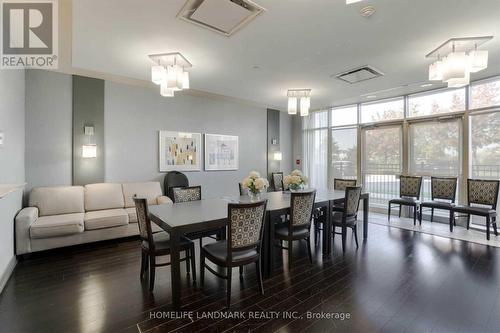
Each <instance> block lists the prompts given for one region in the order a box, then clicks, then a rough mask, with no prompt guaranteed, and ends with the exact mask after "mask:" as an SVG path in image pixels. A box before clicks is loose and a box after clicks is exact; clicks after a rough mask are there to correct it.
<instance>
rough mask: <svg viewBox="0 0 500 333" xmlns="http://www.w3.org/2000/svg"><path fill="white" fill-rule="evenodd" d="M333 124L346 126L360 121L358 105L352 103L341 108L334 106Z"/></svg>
mask: <svg viewBox="0 0 500 333" xmlns="http://www.w3.org/2000/svg"><path fill="white" fill-rule="evenodd" d="M331 119H332V121H331V125H332V126H345V125H355V124H357V123H358V106H357V105H351V106H346V107H341V108H333V109H332V111H331Z"/></svg>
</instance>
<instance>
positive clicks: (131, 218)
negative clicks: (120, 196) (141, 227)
mask: <svg viewBox="0 0 500 333" xmlns="http://www.w3.org/2000/svg"><path fill="white" fill-rule="evenodd" d="M125 210H126V211H127V214H128V223H137V212H136V210H135V207H131V208H125Z"/></svg>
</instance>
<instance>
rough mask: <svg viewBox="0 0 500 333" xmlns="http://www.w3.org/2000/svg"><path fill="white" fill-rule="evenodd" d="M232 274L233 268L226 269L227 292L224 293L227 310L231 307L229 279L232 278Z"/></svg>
mask: <svg viewBox="0 0 500 333" xmlns="http://www.w3.org/2000/svg"><path fill="white" fill-rule="evenodd" d="M232 272H233V268H232V267H228V268H227V273H226V274H227V292H226V305H227V308H228V309H229V307H231V278H232V275H233V274H232Z"/></svg>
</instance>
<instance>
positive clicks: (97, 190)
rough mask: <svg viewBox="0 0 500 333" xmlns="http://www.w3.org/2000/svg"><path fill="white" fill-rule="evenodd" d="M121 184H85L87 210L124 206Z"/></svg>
mask: <svg viewBox="0 0 500 333" xmlns="http://www.w3.org/2000/svg"><path fill="white" fill-rule="evenodd" d="M123 206H124V201H123V191H122V185H121V184H113V183H101V184H89V185H85V210H86V211H93V210H104V209H114V208H123Z"/></svg>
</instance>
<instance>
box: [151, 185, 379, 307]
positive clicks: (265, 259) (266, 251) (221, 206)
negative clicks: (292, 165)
mask: <svg viewBox="0 0 500 333" xmlns="http://www.w3.org/2000/svg"><path fill="white" fill-rule="evenodd" d="M344 196H345V192H344V191H327V190H325V191H320V190H319V191H317V192H316V200H315V207H316V208H323V209H325V211H326V212H330V213H329V214H327V215H326V223H325V226H324V228H325V230H324V232H323V242H322V243H323V248H322V251H323V254H324V255H328V254H330V253H331V250H332V249H331V241H330V239H329V236H330V234H331V232H332V224H331V212H332V208H333V205H335V203H337V202H339V201H341V200H343V198H344ZM290 197H291V194H290V193H289V192H268V193H263V194H262V196H261V198H262V199H267V213H266V223H265V226H264V228H265V230H264V239H263V242H262V274H263V276H264V278H269V277H271V276H272V273H273V270H274V267H275V266H274V258H275V256H274V224H275V221H279V220H280V216H282V215H285V214H287V213H288V211H289V209H290ZM361 199H362V200H363V238H364V239H366V238H367V237H368V206H369V194H368V193H362V195H361ZM230 202H250V198H249V197H248V196H228V197H223V198H218V199H203V200H198V201H191V202H184V203H176V204H172V205H156V206H150V207H149V213H150V218H151V220H152V221H153V222H154V223H156V224H157V225H158V226H159V227H160V228H161V229H163V230H165V231H166V232H168V233H169V234H170V262H171V270H170V274H171V284H172V305H173V308H174V309H176V310H178V309H180V306H181V274H180V239H181V237H182V236H183V235H185V234H187V233H193V232H202V231H208V230H215V229H218V228H221V227H225V226H226V225H227V206H228V204H229V203H230Z"/></svg>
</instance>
